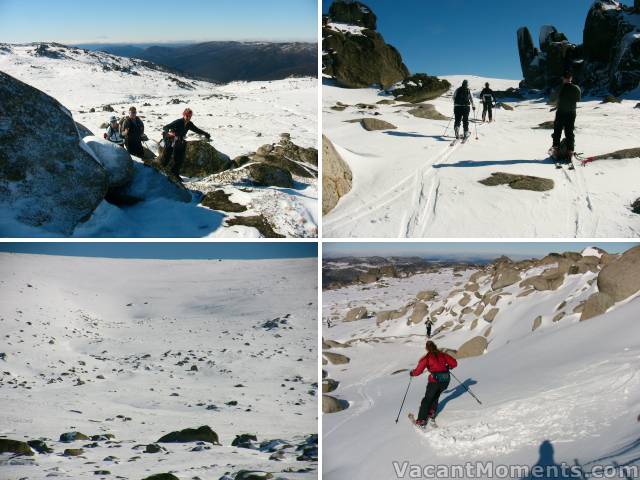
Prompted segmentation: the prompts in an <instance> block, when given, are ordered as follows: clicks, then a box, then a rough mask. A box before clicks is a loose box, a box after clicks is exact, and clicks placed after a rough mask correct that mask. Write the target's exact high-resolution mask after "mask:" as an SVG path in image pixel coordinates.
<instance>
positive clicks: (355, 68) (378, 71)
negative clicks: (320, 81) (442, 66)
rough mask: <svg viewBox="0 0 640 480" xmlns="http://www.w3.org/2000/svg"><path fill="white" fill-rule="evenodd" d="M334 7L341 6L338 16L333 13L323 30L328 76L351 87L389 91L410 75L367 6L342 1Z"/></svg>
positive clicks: (323, 65) (324, 56)
mask: <svg viewBox="0 0 640 480" xmlns="http://www.w3.org/2000/svg"><path fill="white" fill-rule="evenodd" d="M333 5H337V6H336V7H335V9H334V10H333V12H334V14H335V15H337V16H336V17H334V16H333V15H332V13H331V11H330V13H329V18H328V19H327V25H326V26H324V27H323V28H322V50H323V51H324V54H323V56H322V71H323V73H324V74H325V75H329V76H331V77H333V78H335V80H336V81H337V82H338V84H339V85H341V86H343V87H347V88H365V87H369V86H371V85H377V86H380V87H382V88H388V87H390V86H391V85H393V84H394V83H396V82H399V81H401V80H404V79H405V78H406V77H408V76H409V70H408V69H407V67H406V66H405V64H404V63H402V57H401V56H400V53H399V52H398V51H397V50H396V49H395V48H394V47H392V46H391V45H387V44H386V43H385V41H384V38H383V37H382V35H380V34H379V33H378V32H376V31H375V20H374V21H373V22H372V21H371V19H375V15H374V14H373V12H371V9H369V8H368V7H366V6H364V5H362V9H360V7H359V6H358V4H357V2H356V3H350V2H344V1H339V2H334V4H333ZM332 8H333V7H332ZM359 9H360V11H359V12H358V11H357V10H359ZM363 9H366V11H367V12H368V13H364V11H363ZM366 19H369V20H366ZM347 20H349V21H347ZM329 22H335V23H350V24H352V25H357V26H361V27H364V28H366V29H365V30H363V31H362V32H359V33H355V34H354V33H349V32H341V31H338V29H334V28H331V26H330V25H328V23H329ZM352 22H353V23H352Z"/></svg>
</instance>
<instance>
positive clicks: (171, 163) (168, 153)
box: [162, 139, 187, 177]
mask: <svg viewBox="0 0 640 480" xmlns="http://www.w3.org/2000/svg"><path fill="white" fill-rule="evenodd" d="M186 147H187V145H186V143H185V142H184V141H182V140H178V141H176V144H175V145H174V146H171V142H170V141H168V140H167V139H165V142H164V150H163V151H162V166H163V167H164V168H165V169H167V170H169V171H170V172H171V174H173V175H175V176H176V177H179V176H180V170H182V164H183V163H184V157H185V154H186Z"/></svg>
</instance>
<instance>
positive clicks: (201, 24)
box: [0, 0, 318, 44]
mask: <svg viewBox="0 0 640 480" xmlns="http://www.w3.org/2000/svg"><path fill="white" fill-rule="evenodd" d="M317 2H318V0H213V1H212V0H181V1H179V2H176V1H168V0H154V1H149V0H137V1H134V2H119V1H114V2H109V1H104V0H100V1H97V0H83V1H81V2H80V1H77V0H0V42H7V43H26V42H36V41H55V42H59V43H66V44H72V43H122V42H124V43H149V42H157V43H162V42H177V41H204V40H271V41H285V40H303V41H313V42H315V41H317V24H318V23H317V22H318V3H317Z"/></svg>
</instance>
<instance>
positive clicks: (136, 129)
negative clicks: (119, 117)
mask: <svg viewBox="0 0 640 480" xmlns="http://www.w3.org/2000/svg"><path fill="white" fill-rule="evenodd" d="M127 129H128V130H129V131H128V132H127V134H126V135H125V137H126V139H127V140H140V139H141V138H142V135H144V123H142V120H140V117H136V118H135V119H134V120H133V121H132V120H131V119H130V118H129V117H127V118H125V119H124V122H122V127H121V128H120V131H121V132H124V131H125V130H127Z"/></svg>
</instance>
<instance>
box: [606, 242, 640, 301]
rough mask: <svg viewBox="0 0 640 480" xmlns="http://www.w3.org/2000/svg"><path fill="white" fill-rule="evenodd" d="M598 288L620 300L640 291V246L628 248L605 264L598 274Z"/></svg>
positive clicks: (614, 299)
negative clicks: (615, 258)
mask: <svg viewBox="0 0 640 480" xmlns="http://www.w3.org/2000/svg"><path fill="white" fill-rule="evenodd" d="M598 290H599V291H600V292H601V293H603V294H606V295H609V296H610V297H611V298H612V299H613V301H614V302H620V301H622V300H625V299H627V298H629V297H630V296H631V295H633V294H635V293H637V292H638V291H640V246H637V247H633V248H631V249H630V250H627V251H626V252H624V253H623V254H622V256H620V257H619V258H618V259H617V260H615V261H613V262H611V263H609V264H608V265H606V266H604V267H603V268H602V270H601V271H600V274H599V275H598Z"/></svg>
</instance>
